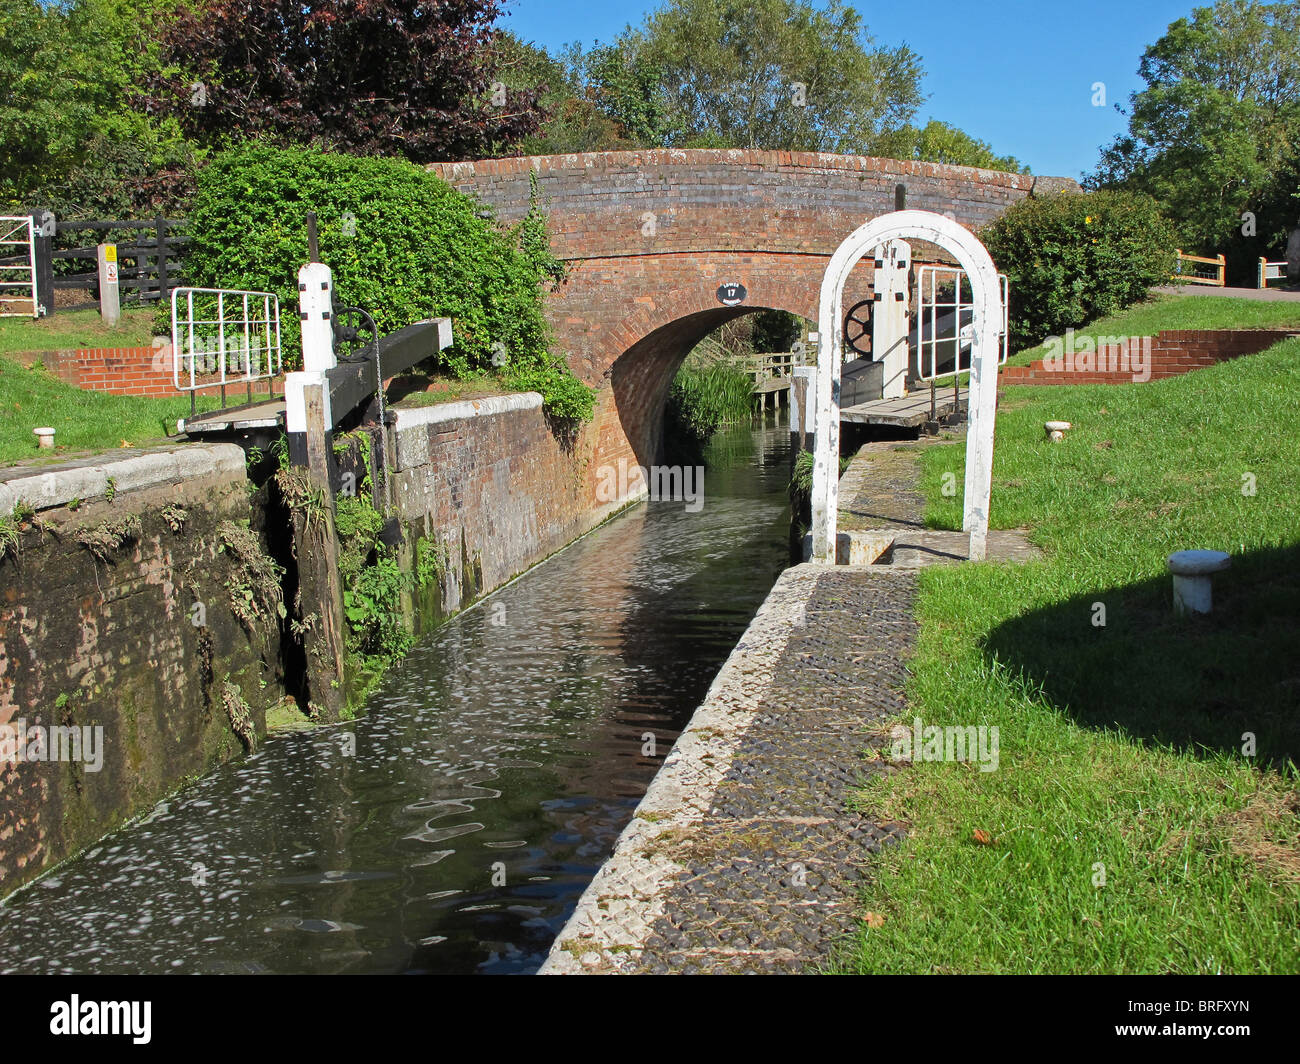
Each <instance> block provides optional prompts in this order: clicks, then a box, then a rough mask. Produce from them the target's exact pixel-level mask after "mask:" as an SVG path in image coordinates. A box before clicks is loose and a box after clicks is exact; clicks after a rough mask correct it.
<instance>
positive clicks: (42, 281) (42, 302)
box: [32, 211, 58, 318]
mask: <svg viewBox="0 0 1300 1064" xmlns="http://www.w3.org/2000/svg"><path fill="white" fill-rule="evenodd" d="M57 227H58V223H57V222H56V220H55V217H54V215H53V214H52V213H51V212H50V211H33V212H32V250H33V252H34V253H35V255H36V316H37V317H40V318H45V317H49V316H50V315H51V314H53V313H54V233H55V230H56V229H57Z"/></svg>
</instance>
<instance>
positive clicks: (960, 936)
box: [843, 300, 1300, 973]
mask: <svg viewBox="0 0 1300 1064" xmlns="http://www.w3.org/2000/svg"><path fill="white" fill-rule="evenodd" d="M1189 302H1197V303H1200V302H1219V301H1214V300H1192V301H1189ZM1221 302H1222V303H1223V304H1227V303H1228V302H1229V301H1227V300H1223V301H1221ZM1241 308H1242V304H1239V303H1234V304H1233V310H1240V309H1241ZM1259 309H1260V310H1265V309H1267V310H1269V311H1276V310H1277V308H1276V307H1274V306H1269V305H1262V306H1261V307H1260V308H1259ZM1143 313H1144V314H1145V313H1147V312H1145V311H1144V312H1143ZM1144 320H1152V319H1149V318H1147V319H1144ZM1173 324H1174V323H1169V325H1173ZM1196 324H1198V323H1197V321H1196V319H1188V318H1183V319H1182V320H1180V321H1179V322H1178V323H1177V327H1183V328H1191V327H1195V326H1196ZM1103 327H1104V328H1109V327H1110V326H1103V325H1102V324H1099V325H1098V326H1096V327H1095V328H1099V329H1100V328H1103ZM1053 418H1062V419H1065V420H1068V421H1071V422H1073V423H1074V426H1075V428H1074V431H1072V432H1071V433H1070V434H1069V435H1068V436H1067V438H1066V440H1065V441H1064V442H1063V443H1060V444H1055V445H1053V444H1049V443H1047V442H1045V441H1044V434H1043V427H1042V426H1043V422H1044V421H1046V420H1049V419H1053ZM1297 422H1300V341H1290V342H1288V343H1286V344H1281V345H1278V346H1277V347H1275V348H1273V349H1272V350H1271V351H1269V352H1266V353H1264V354H1260V355H1254V356H1250V357H1247V358H1242V359H1237V360H1234V361H1231V362H1228V363H1223V364H1220V365H1218V366H1214V367H1212V368H1209V369H1206V370H1201V371H1198V372H1196V373H1191V374H1188V375H1186V376H1182V377H1177V378H1173V379H1170V380H1166V381H1159V382H1155V383H1149V384H1134V385H1122V386H1110V387H1106V386H1099V387H1057V388H1041V389H1038V388H1028V387H1020V388H1008V389H1007V393H1006V398H1005V400H1004V402H1003V405H1002V407H1001V408H1000V410H999V414H998V424H997V443H996V451H995V473H994V476H995V479H994V487H993V506H992V523H993V525H994V526H995V527H998V528H1010V527H1020V526H1027V527H1029V528H1031V529H1032V530H1033V531H1032V535H1033V538H1034V539H1035V541H1036V542H1037V543H1039V544H1040V545H1041V546H1042V547H1043V549H1044V550H1045V552H1046V557H1045V560H1043V561H1041V562H1035V563H1031V564H1029V565H1022V566H1015V565H1005V564H983V565H967V566H962V567H957V568H934V569H928V570H925V571H923V572H922V574H921V581H920V594H919V599H918V607H917V608H918V616H919V618H920V621H921V632H920V636H919V640H918V645H917V648H916V651H915V655H914V657H913V659H912V661H911V662H910V669H911V672H912V680H911V685H910V690H909V698H910V702H911V706H912V712H911V713H910V714H909V718H910V717H912V716H919V717H920V718H922V720H923V722H924V724H926V725H931V724H934V725H941V726H942V725H962V726H966V725H988V726H997V727H998V728H999V733H1000V735H999V737H1000V764H999V768H998V770H997V771H994V772H985V773H981V772H980V771H978V766H977V765H971V764H960V763H941V762H922V763H917V764H915V765H913V766H912V767H911V768H910V769H908V770H906V771H904V772H901V773H896V774H892V775H890V776H888V777H884V778H882V779H880V780H878V781H877V782H875V783H873V784H872V785H870V786H869V787H867V788H866V789H864V791H863V792H861V794H860V804H861V808H862V809H863V810H864V811H866V812H868V813H870V814H871V815H874V816H879V817H882V818H886V819H902V820H906V821H908V822H909V823H910V824H911V825H912V831H911V835H910V838H909V839H908V841H907V842H906V843H905V844H904V845H903V846H901V847H899V848H898V849H897V850H896V851H894V852H892V853H890V854H889V855H887V856H886V857H885V858H884V859H883V862H882V866H881V871H880V874H879V876H878V878H877V880H876V881H875V882H874V883H873V884H872V886H871V887H869V888H868V889H867V891H866V894H865V897H864V899H863V905H864V909H865V910H867V911H871V912H875V913H878V914H880V916H882V917H883V922H880V921H876V923H878V926H875V927H871V928H866V929H864V930H863V931H862V932H861V934H860V937H859V938H858V939H857V941H856V942H854V943H853V944H852V947H851V949H849V950H848V951H847V952H846V954H845V956H844V959H843V967H844V969H846V970H850V971H862V972H936V971H942V972H1153V973H1160V972H1186V973H1198V972H1256V971H1268V972H1284V971H1285V972H1295V971H1297V970H1300V934H1298V933H1297V928H1300V790H1297V780H1296V775H1295V767H1294V766H1295V763H1296V762H1300V437H1297V436H1296V433H1295V426H1296V424H1297ZM964 450H965V448H964V445H961V444H956V445H953V446H951V447H936V448H932V449H929V450H927V451H926V452H925V453H924V456H923V462H924V476H923V483H924V487H925V490H926V493H927V497H928V499H929V500H930V502H929V512H928V520H929V523H931V524H932V525H935V526H938V527H946V528H954V527H959V526H960V517H961V515H960V499H947V498H944V497H943V496H942V494H941V492H940V486H941V483H942V477H943V474H944V473H945V472H948V471H953V472H956V473H957V474H958V482H960V479H961V476H960V471H961V469H962V468H963V461H964ZM1252 484H1253V488H1254V494H1250V489H1251V487H1252ZM1243 488H1244V489H1246V491H1245V492H1243ZM1187 547H1207V548H1217V549H1222V550H1225V551H1228V552H1230V553H1231V554H1232V556H1233V557H1232V568H1231V570H1229V571H1228V572H1225V573H1222V574H1220V575H1219V576H1218V577H1216V580H1215V586H1214V595H1215V609H1214V612H1213V614H1212V615H1210V616H1209V617H1206V618H1201V619H1197V620H1194V621H1186V622H1183V621H1178V620H1176V619H1175V618H1174V616H1173V614H1172V608H1171V590H1170V586H1171V585H1170V577H1169V574H1168V573H1167V571H1166V568H1165V558H1166V556H1167V555H1168V554H1169V553H1170V552H1172V551H1174V550H1179V549H1182V548H1187ZM1097 603H1100V604H1102V606H1104V609H1105V626H1104V627H1099V626H1096V625H1095V624H1094V619H1095V618H1097V617H1098V616H1099V614H1098V612H1097V607H1096V605H1095V604H1097ZM909 724H910V719H909ZM1248 733H1249V734H1250V735H1253V736H1254V738H1255V742H1256V745H1257V752H1256V756H1254V757H1248V756H1243V747H1244V740H1243V736H1245V735H1247V734H1248ZM977 830H979V831H981V832H982V833H985V834H986V835H987V837H988V838H989V839H990V840H991V844H984V843H982V842H980V841H978V840H977V839H976V838H975V832H976V831H977ZM1103 875H1104V885H1101V884H1102V883H1103V880H1102V878H1101V877H1102V876H1103Z"/></svg>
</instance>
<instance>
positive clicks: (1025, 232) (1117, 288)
mask: <svg viewBox="0 0 1300 1064" xmlns="http://www.w3.org/2000/svg"><path fill="white" fill-rule="evenodd" d="M980 237H981V239H982V240H983V241H984V245H985V247H987V248H988V250H989V253H990V254H991V255H992V256H993V260H994V262H996V263H997V265H998V268H999V269H1000V270H1001V271H1002V272H1004V273H1005V274H1007V277H1008V279H1009V281H1010V282H1011V341H1012V346H1013V347H1014V348H1015V349H1016V350H1021V349H1023V348H1026V347H1032V346H1033V345H1035V344H1037V343H1039V342H1041V341H1042V340H1043V339H1045V338H1046V337H1048V336H1054V335H1060V334H1062V333H1064V331H1065V330H1066V329H1068V328H1073V327H1078V326H1080V325H1084V324H1086V323H1087V322H1090V321H1093V320H1095V319H1097V318H1100V317H1105V316H1107V315H1110V314H1115V313H1118V312H1119V311H1121V310H1123V309H1124V308H1125V307H1127V306H1129V305H1131V304H1133V303H1137V302H1139V301H1141V300H1143V299H1146V298H1147V294H1148V291H1149V289H1151V288H1152V287H1153V286H1154V285H1158V284H1167V283H1168V282H1169V276H1170V273H1171V272H1172V270H1173V265H1174V255H1175V250H1176V246H1175V236H1174V231H1173V227H1172V226H1171V225H1170V223H1169V222H1168V220H1166V219H1165V218H1164V217H1162V216H1161V214H1160V211H1159V209H1158V207H1157V206H1156V202H1155V201H1154V200H1152V199H1150V198H1149V197H1146V196H1140V195H1134V194H1132V193H1127V192H1113V191H1104V192H1088V193H1078V192H1061V193H1057V194H1055V195H1052V196H1046V197H1042V198H1037V197H1030V198H1029V199H1025V200H1021V201H1020V202H1018V203H1016V204H1013V205H1012V206H1011V207H1010V208H1008V209H1007V211H1006V212H1005V213H1004V214H1003V215H1002V216H1001V217H1000V218H998V219H997V220H996V221H994V222H992V223H990V224H989V225H988V226H986V227H985V228H984V229H983V231H982V232H981V233H980Z"/></svg>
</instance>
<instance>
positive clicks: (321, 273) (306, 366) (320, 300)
mask: <svg viewBox="0 0 1300 1064" xmlns="http://www.w3.org/2000/svg"><path fill="white" fill-rule="evenodd" d="M333 292H334V274H333V273H332V272H331V270H330V268H329V267H328V266H326V265H325V264H324V263H323V262H309V263H307V265H306V266H304V267H303V268H302V269H301V270H299V271H298V320H299V321H300V322H301V325H302V372H300V373H286V374H285V375H284V423H285V424H284V427H285V431H286V432H287V433H288V436H289V458H290V460H291V461H292V462H293V464H294V465H306V464H307V453H308V446H307V430H308V425H307V400H306V395H305V391H304V390H305V389H306V388H308V387H311V386H316V385H319V386H320V388H321V392H322V393H323V399H322V404H323V407H324V412H325V425H326V435H327V436H328V435H329V426H330V425H332V424H333V421H332V418H331V411H330V409H329V402H330V390H329V380H328V379H327V378H326V376H325V371H326V370H331V369H333V368H334V367H335V366H337V365H338V359H337V358H335V357H334V321H333Z"/></svg>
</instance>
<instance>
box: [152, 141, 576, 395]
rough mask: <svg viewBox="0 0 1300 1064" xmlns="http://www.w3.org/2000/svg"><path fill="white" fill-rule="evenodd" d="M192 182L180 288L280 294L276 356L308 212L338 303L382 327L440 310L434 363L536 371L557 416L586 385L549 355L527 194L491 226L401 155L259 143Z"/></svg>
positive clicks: (541, 264)
mask: <svg viewBox="0 0 1300 1064" xmlns="http://www.w3.org/2000/svg"><path fill="white" fill-rule="evenodd" d="M196 186H197V187H196V191H195V198H194V205H193V209H192V210H191V212H190V217H189V236H190V245H189V248H188V250H187V253H186V260H185V265H186V275H187V277H188V279H189V283H190V284H192V285H197V286H201V287H211V288H237V289H253V290H257V291H270V292H275V293H276V294H277V295H279V297H280V304H281V317H282V329H283V336H282V340H283V345H284V351H285V352H286V362H288V361H289V358H288V355H289V353H290V352H296V351H297V350H298V349H299V345H300V339H301V335H300V331H299V327H298V320H297V315H296V313H295V312H296V309H297V305H298V293H297V277H298V269H299V268H300V267H301V266H302V265H303V263H305V262H306V261H307V212H308V211H315V212H316V217H317V226H318V230H319V237H320V254H321V259H322V260H323V261H325V262H326V263H328V264H329V265H330V267H331V268H332V269H333V271H334V281H335V287H336V290H337V296H336V299H337V302H338V305H339V306H340V307H342V306H358V307H362V308H364V309H366V310H368V311H369V312H370V313H371V314H372V315H373V317H374V319H375V323H376V326H377V327H378V329H379V331H380V333H381V334H383V333H389V332H392V331H394V330H396V329H400V328H402V327H403V326H405V325H410V324H411V323H413V322H417V321H421V320H423V319H425V318H433V317H448V318H451V320H452V330H453V335H454V337H455V345H454V346H453V347H452V348H450V349H449V350H447V351H444V352H443V355H442V359H441V364H442V368H443V369H444V370H446V371H448V372H450V373H451V374H453V375H455V376H458V377H471V376H478V375H486V374H488V373H490V372H492V371H494V370H499V371H503V373H504V374H509V373H516V374H517V373H526V372H536V373H538V374H539V376H538V379H539V380H541V381H543V382H544V383H546V384H547V385H548V386H549V390H548V391H544V392H543V393H542V394H543V397H544V398H546V400H547V403H548V408H550V407H551V406H553V405H558V406H559V407H562V408H563V409H565V410H572V409H573V408H574V406H575V400H576V396H577V390H578V389H585V388H586V386H585V385H582V384H581V383H580V382H578V381H577V380H576V379H575V378H574V377H573V376H572V375H571V374H570V373H569V372H568V370H567V367H565V366H564V363H563V361H562V360H561V359H560V358H558V357H557V356H556V355H554V354H552V353H551V352H550V350H549V348H550V344H551V340H552V338H551V334H550V331H549V329H548V327H547V323H546V319H545V317H544V315H543V309H542V307H543V304H542V300H543V290H544V289H545V288H546V287H547V286H548V285H550V284H553V283H557V282H558V281H559V280H560V279H562V277H563V276H564V266H563V264H562V263H560V262H559V260H557V259H555V258H554V256H553V255H552V254H551V251H550V244H549V239H548V235H547V231H546V222H545V217H544V215H543V214H542V212H541V210H540V209H539V208H538V207H537V203H536V197H535V196H534V201H533V205H532V207H531V209H530V210H529V212H528V214H527V215H526V216H525V218H524V219H523V220H522V221H521V222H520V223H519V224H518V225H516V226H515V227H514V228H513V229H511V230H509V231H503V230H502V229H500V228H499V227H498V226H497V225H496V224H495V223H494V222H493V220H492V218H491V217H480V215H481V214H486V213H487V212H485V211H484V209H483V207H482V205H481V204H480V203H478V202H477V201H476V200H474V199H471V198H470V197H468V196H465V195H463V194H461V193H459V192H457V191H456V190H455V189H453V188H452V187H451V186H450V185H448V184H447V183H446V182H445V181H443V180H442V179H441V178H439V177H437V176H436V175H435V174H432V173H429V172H428V171H426V170H423V169H421V168H420V167H418V166H415V165H413V164H411V163H409V162H406V161H405V160H399V159H377V158H357V157H354V156H350V155H334V154H330V153H327V152H322V151H317V150H314V149H302V148H294V149H285V148H276V147H272V146H269V145H265V144H245V145H242V146H239V147H236V148H233V149H231V150H228V151H225V152H221V153H219V154H217V155H215V156H214V157H213V158H212V160H211V161H210V162H209V163H208V165H207V166H206V167H204V168H203V169H202V170H201V171H200V172H199V174H198V177H197V180H196ZM168 328H170V325H169V326H168ZM498 344H499V345H501V347H504V349H505V356H504V362H503V360H502V356H501V353H500V347H498ZM586 390H587V391H590V389H586ZM593 395H594V393H593ZM577 405H581V404H577ZM586 411H587V416H590V403H588V404H587V405H586Z"/></svg>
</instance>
